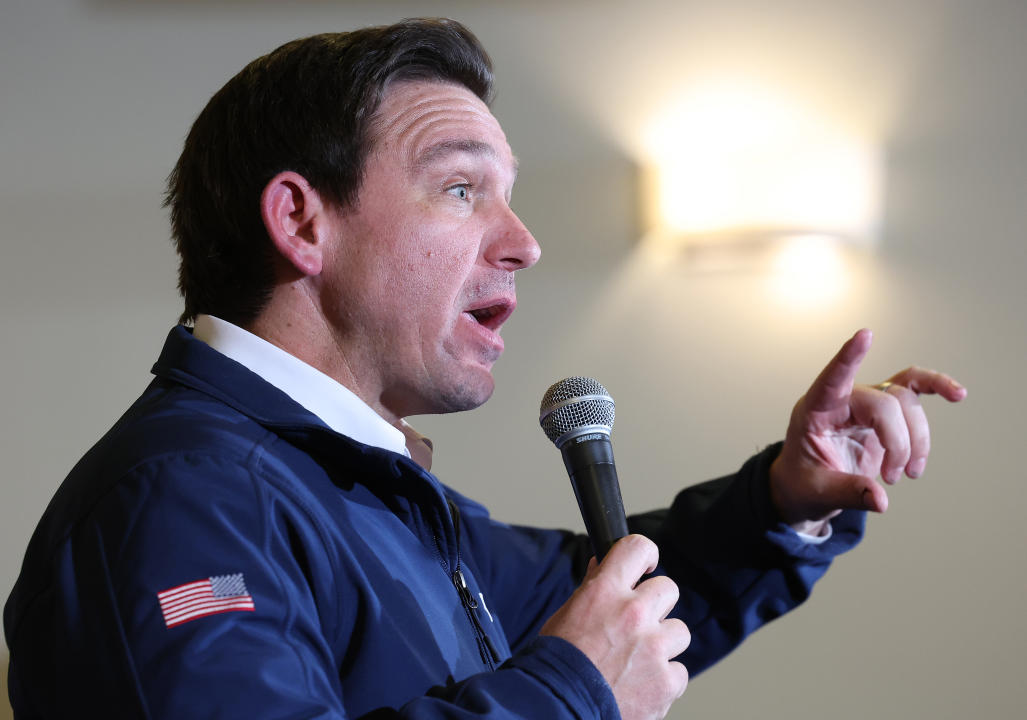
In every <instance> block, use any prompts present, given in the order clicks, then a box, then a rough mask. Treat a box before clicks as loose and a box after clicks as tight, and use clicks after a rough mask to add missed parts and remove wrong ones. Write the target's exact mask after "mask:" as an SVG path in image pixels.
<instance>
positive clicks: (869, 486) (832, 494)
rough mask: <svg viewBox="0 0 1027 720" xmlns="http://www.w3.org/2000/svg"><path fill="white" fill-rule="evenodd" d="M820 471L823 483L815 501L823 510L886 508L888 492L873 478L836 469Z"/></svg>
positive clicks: (879, 510)
mask: <svg viewBox="0 0 1027 720" xmlns="http://www.w3.org/2000/svg"><path fill="white" fill-rule="evenodd" d="M822 472H823V475H824V477H823V478H822V480H823V484H822V486H821V491H820V492H819V493H817V500H816V502H817V503H818V504H820V505H821V506H822V509H823V510H824V511H831V510H869V511H870V512H877V513H883V512H884V511H885V510H887V509H888V493H887V492H886V491H885V489H884V488H883V487H881V485H880V483H878V482H876V481H875V480H874V479H873V478H870V477H866V476H865V475H855V474H852V473H844V472H839V471H837V470H826V471H822Z"/></svg>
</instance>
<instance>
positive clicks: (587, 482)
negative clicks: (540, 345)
mask: <svg viewBox="0 0 1027 720" xmlns="http://www.w3.org/2000/svg"><path fill="white" fill-rule="evenodd" d="M613 417H614V404H613V398H611V397H610V393H608V392H606V388H604V387H603V386H602V385H601V384H599V383H598V382H597V381H595V380H593V379H592V378H587V377H571V378H567V379H566V380H561V381H560V382H558V383H556V384H555V385H553V386H552V387H550V388H549V389H548V390H546V394H545V395H543V396H542V405H541V407H540V408H539V418H538V421H539V424H541V425H542V430H543V431H544V432H545V434H546V437H548V438H549V439H550V440H552V441H553V443H554V444H555V445H556V447H558V448H559V449H560V452H561V453H563V464H564V465H565V466H566V467H567V474H568V475H570V478H571V485H572V486H573V488H574V497H576V498H577V500H578V508H579V509H580V510H581V517H582V518H583V519H584V521H585V530H586V531H587V532H588V536H589V538H590V539H591V540H592V549H593V550H594V551H595V556H596V560H597V561H600V560H602V559H603V556H605V555H606V552H607V551H608V550H609V549H610V547H611V546H612V545H613V544H614V543H615V542H616V541H617V540H619V539H620V538H622V537H624V536H625V535H627V534H628V521H627V518H626V517H625V516H624V501H623V500H622V499H621V495H620V483H619V482H618V481H617V467H616V465H614V462H613V446H612V445H611V444H610V431H611V430H613Z"/></svg>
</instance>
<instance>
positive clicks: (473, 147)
mask: <svg viewBox="0 0 1027 720" xmlns="http://www.w3.org/2000/svg"><path fill="white" fill-rule="evenodd" d="M456 153H467V154H469V155H484V156H486V157H488V158H490V159H494V158H497V157H499V153H498V152H496V148H494V147H493V146H492V145H490V144H489V143H487V142H482V141H480V140H443V141H441V142H437V143H435V144H434V145H431V146H429V147H428V149H426V150H425V151H424V152H422V153H421V154H420V155H418V156H417V158H416V160H415V161H414V167H416V168H423V167H425V166H427V165H430V164H431V163H433V162H434V161H436V160H438V159H439V158H440V157H445V156H446V155H453V154H456ZM513 169H514V172H515V173H516V172H517V158H514V168H513Z"/></svg>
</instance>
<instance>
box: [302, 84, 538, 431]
mask: <svg viewBox="0 0 1027 720" xmlns="http://www.w3.org/2000/svg"><path fill="white" fill-rule="evenodd" d="M373 132H374V134H375V145H374V147H373V148H372V150H371V152H370V153H369V155H368V159H367V164H366V167H365V172H364V177H363V182H362V184H361V188H360V193H359V196H358V200H357V203H356V204H355V205H354V206H353V207H352V208H350V209H348V210H346V211H343V212H341V213H339V214H338V215H337V217H336V220H335V234H336V236H337V242H336V243H335V244H333V245H332V252H331V253H330V256H329V258H328V260H327V262H326V264H325V269H324V272H323V273H322V283H323V285H322V297H323V303H324V309H325V316H326V319H327V321H328V323H329V325H330V327H331V331H332V332H333V333H334V336H335V338H336V343H337V345H338V347H339V348H340V350H341V351H342V353H343V355H344V357H345V358H346V362H347V363H348V364H349V365H350V370H351V371H352V372H353V375H354V377H356V378H357V380H358V382H359V383H361V384H362V386H363V387H362V388H361V389H362V390H364V391H367V392H369V393H370V394H371V395H373V396H376V397H378V398H380V401H381V403H382V405H384V406H385V407H386V408H388V409H389V410H390V411H391V412H393V413H395V414H396V415H397V416H398V417H404V416H407V415H416V414H422V413H430V412H435V413H437V412H451V411H457V410H465V409H469V408H473V407H477V406H478V405H480V404H482V403H483V402H485V400H487V399H488V398H489V396H490V395H491V394H492V390H493V387H494V382H493V378H492V372H491V370H492V365H493V363H494V362H495V361H496V360H497V359H498V358H499V356H500V354H501V353H502V351H503V341H502V339H501V338H500V336H499V330H500V327H501V326H502V324H503V323H504V322H505V321H506V319H507V318H508V317H509V316H510V314H511V313H512V312H513V310H514V306H515V304H516V296H515V291H514V276H513V273H514V271H515V270H518V269H521V268H525V267H530V266H531V265H533V264H535V262H536V261H537V260H538V258H539V253H540V251H539V247H538V244H537V243H536V242H535V239H534V238H533V237H532V236H531V233H529V232H528V230H527V229H526V228H525V227H524V225H523V224H522V223H521V221H520V219H519V218H518V217H517V216H516V215H515V214H514V213H513V211H512V210H511V209H510V205H509V202H510V195H511V192H512V190H513V184H514V180H515V178H516V174H517V166H516V161H515V159H514V157H513V154H512V152H511V150H510V147H509V145H508V144H507V141H506V137H505V135H504V134H503V131H502V129H501V128H500V126H499V123H498V121H497V120H496V119H495V117H494V116H493V115H492V113H491V112H490V111H489V109H488V107H487V106H486V105H485V104H484V103H483V102H482V101H481V100H480V99H479V98H478V97H477V96H475V95H474V94H473V93H472V92H471V91H470V90H468V89H467V88H465V87H463V86H462V85H457V84H452V83H441V82H430V81H416V82H413V81H405V82H399V83H396V84H394V85H392V86H391V87H390V88H389V90H388V91H387V92H386V95H385V97H384V99H383V101H382V104H381V107H380V108H379V110H378V113H377V116H376V122H375V124H374V129H373Z"/></svg>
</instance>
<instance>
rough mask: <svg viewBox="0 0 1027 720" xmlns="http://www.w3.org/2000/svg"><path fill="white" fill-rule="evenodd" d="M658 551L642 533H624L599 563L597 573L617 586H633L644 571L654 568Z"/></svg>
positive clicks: (648, 571)
mask: <svg viewBox="0 0 1027 720" xmlns="http://www.w3.org/2000/svg"><path fill="white" fill-rule="evenodd" d="M659 559H660V551H659V549H657V547H656V543H654V542H653V541H652V540H650V539H649V538H647V537H645V536H643V535H625V536H624V537H622V538H621V539H620V540H618V541H617V542H615V543H614V544H613V547H611V548H610V551H609V552H608V553H606V557H604V558H603V561H602V562H601V563H599V575H600V576H603V577H606V578H607V579H608V580H610V581H611V582H613V583H615V584H616V585H617V586H619V587H627V588H633V587H634V586H635V585H636V584H637V583H638V581H639V579H641V577H642V576H643V575H645V574H646V573H650V572H652V571H653V570H655V569H656V564H657V562H659Z"/></svg>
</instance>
